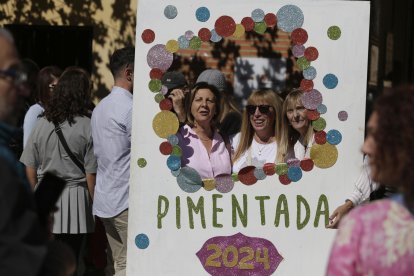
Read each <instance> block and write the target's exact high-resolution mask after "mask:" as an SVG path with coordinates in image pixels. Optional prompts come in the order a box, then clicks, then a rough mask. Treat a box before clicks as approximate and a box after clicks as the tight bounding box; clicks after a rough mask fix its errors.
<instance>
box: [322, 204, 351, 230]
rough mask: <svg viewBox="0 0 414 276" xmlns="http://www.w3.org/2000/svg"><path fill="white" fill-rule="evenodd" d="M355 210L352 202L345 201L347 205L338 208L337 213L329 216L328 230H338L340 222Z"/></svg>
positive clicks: (334, 212)
mask: <svg viewBox="0 0 414 276" xmlns="http://www.w3.org/2000/svg"><path fill="white" fill-rule="evenodd" d="M352 208H354V204H353V202H352V201H351V200H349V199H347V200H345V203H344V204H342V205H341V206H339V207H337V208H336V209H335V211H333V213H332V214H331V215H330V216H329V224H328V225H327V226H326V228H330V229H336V228H338V225H339V222H340V221H341V219H342V218H343V217H344V216H345V215H346V214H348V213H349V211H351V209H352Z"/></svg>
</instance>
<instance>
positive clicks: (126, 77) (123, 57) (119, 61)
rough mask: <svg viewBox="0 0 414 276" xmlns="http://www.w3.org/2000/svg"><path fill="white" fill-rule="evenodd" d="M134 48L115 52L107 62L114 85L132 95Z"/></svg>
mask: <svg viewBox="0 0 414 276" xmlns="http://www.w3.org/2000/svg"><path fill="white" fill-rule="evenodd" d="M134 60H135V48H134V47H125V48H122V49H118V50H116V51H115V52H114V53H113V54H112V56H111V58H110V61H109V68H110V70H111V73H112V75H113V76H114V79H115V85H116V86H120V87H122V88H124V89H126V90H128V91H130V92H131V93H132V91H133V88H134Z"/></svg>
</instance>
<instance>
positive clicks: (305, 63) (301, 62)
mask: <svg viewBox="0 0 414 276" xmlns="http://www.w3.org/2000/svg"><path fill="white" fill-rule="evenodd" d="M296 66H297V67H298V68H299V69H300V70H302V71H303V70H305V69H306V68H308V67H309V66H310V61H309V60H307V59H306V58H305V57H300V58H298V60H297V61H296Z"/></svg>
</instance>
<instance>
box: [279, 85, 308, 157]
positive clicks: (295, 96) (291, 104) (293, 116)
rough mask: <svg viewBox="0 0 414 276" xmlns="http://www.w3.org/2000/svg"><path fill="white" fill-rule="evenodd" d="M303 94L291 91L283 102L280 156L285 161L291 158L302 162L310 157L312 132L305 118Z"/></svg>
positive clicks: (298, 91) (305, 110)
mask: <svg viewBox="0 0 414 276" xmlns="http://www.w3.org/2000/svg"><path fill="white" fill-rule="evenodd" d="M302 95H303V92H302V91H300V90H296V89H295V90H293V91H292V92H290V93H289V94H288V95H287V96H286V99H285V101H284V102H283V125H284V127H285V129H286V131H283V139H282V141H281V143H280V154H281V155H282V158H284V159H285V160H286V161H287V160H289V159H292V158H297V159H299V160H302V159H304V158H309V157H310V148H311V147H312V144H313V143H314V132H313V128H312V126H311V122H310V120H309V119H308V117H307V114H306V113H307V109H306V108H305V107H304V106H303V104H302V99H301V98H302Z"/></svg>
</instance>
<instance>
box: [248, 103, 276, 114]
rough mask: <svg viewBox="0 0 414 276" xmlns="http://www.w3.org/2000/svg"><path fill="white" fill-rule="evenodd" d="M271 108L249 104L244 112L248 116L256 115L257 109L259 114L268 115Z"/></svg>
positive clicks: (269, 106)
mask: <svg viewBox="0 0 414 276" xmlns="http://www.w3.org/2000/svg"><path fill="white" fill-rule="evenodd" d="M271 107H272V106H271V105H265V104H261V105H252V104H249V105H247V106H246V110H247V113H248V114H249V115H253V114H254V113H256V109H257V108H258V109H259V112H260V113H262V114H269V112H270V108H271Z"/></svg>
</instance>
